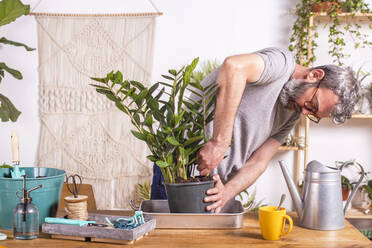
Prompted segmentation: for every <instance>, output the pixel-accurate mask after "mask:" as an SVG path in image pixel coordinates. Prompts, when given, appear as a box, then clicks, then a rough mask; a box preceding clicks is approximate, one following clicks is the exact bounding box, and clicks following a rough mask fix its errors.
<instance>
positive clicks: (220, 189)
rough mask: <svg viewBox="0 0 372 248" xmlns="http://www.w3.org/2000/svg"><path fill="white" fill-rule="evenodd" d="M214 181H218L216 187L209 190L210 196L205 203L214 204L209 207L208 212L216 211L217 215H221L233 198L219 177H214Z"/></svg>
mask: <svg viewBox="0 0 372 248" xmlns="http://www.w3.org/2000/svg"><path fill="white" fill-rule="evenodd" d="M213 179H214V180H215V181H216V183H215V186H214V188H212V189H208V190H207V195H209V196H206V197H205V198H204V201H205V202H213V203H212V204H211V205H208V206H207V210H208V211H210V210H212V209H214V210H215V211H214V212H215V213H219V212H221V209H222V208H223V206H225V204H226V203H227V202H228V201H229V200H230V199H232V197H231V196H229V194H228V193H227V191H226V188H225V185H223V183H222V182H221V179H220V176H219V175H214V176H213Z"/></svg>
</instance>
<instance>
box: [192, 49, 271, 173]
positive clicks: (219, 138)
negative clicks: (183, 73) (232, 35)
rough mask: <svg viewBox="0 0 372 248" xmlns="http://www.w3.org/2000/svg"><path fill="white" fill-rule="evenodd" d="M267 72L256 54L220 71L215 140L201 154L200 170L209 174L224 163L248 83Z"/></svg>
mask: <svg viewBox="0 0 372 248" xmlns="http://www.w3.org/2000/svg"><path fill="white" fill-rule="evenodd" d="M263 70H264V61H263V59H262V58H261V57H260V56H259V55H257V54H245V55H236V56H232V57H228V58H226V59H225V61H224V63H223V65H222V66H221V68H220V71H219V74H218V77H217V82H216V83H217V85H218V94H217V99H216V109H215V115H214V120H213V122H214V126H213V137H212V139H211V141H210V142H208V143H207V144H206V145H205V146H204V147H203V149H202V150H201V151H200V154H199V155H200V158H199V161H198V165H199V166H198V169H199V170H200V171H201V174H202V175H205V174H208V173H209V172H210V170H212V169H214V168H215V167H216V166H217V165H218V164H219V163H220V162H221V161H222V159H223V157H224V155H225V153H226V151H227V148H228V147H229V145H230V142H231V137H232V130H233V125H234V119H235V115H236V112H237V110H238V107H239V104H240V101H241V99H242V95H243V92H244V89H245V86H246V84H247V83H251V82H256V81H257V80H258V79H259V78H260V76H261V74H262V72H263Z"/></svg>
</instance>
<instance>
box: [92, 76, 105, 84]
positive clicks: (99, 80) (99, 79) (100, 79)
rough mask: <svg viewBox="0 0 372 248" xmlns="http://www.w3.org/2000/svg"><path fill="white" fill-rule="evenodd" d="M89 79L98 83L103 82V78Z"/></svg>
mask: <svg viewBox="0 0 372 248" xmlns="http://www.w3.org/2000/svg"><path fill="white" fill-rule="evenodd" d="M90 79H92V80H94V81H97V82H100V83H105V78H96V77H91V78H90Z"/></svg>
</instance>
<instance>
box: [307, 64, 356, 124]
mask: <svg viewBox="0 0 372 248" xmlns="http://www.w3.org/2000/svg"><path fill="white" fill-rule="evenodd" d="M314 69H322V70H323V71H324V73H325V74H324V77H323V78H322V79H321V80H320V87H324V88H327V89H330V90H332V91H333V92H334V93H335V94H336V95H338V96H339V100H338V102H337V103H336V104H335V105H334V106H333V108H332V110H331V113H330V118H331V119H332V121H333V122H334V123H336V124H341V123H344V122H345V121H346V119H350V118H351V115H352V113H353V111H354V106H355V105H356V103H357V102H358V100H359V90H360V86H359V83H358V80H357V79H356V78H355V76H354V73H353V70H352V69H351V68H350V67H341V66H337V65H322V66H317V67H313V68H311V70H314Z"/></svg>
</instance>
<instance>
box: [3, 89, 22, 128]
mask: <svg viewBox="0 0 372 248" xmlns="http://www.w3.org/2000/svg"><path fill="white" fill-rule="evenodd" d="M20 114H21V112H20V111H18V109H16V107H15V106H14V105H13V103H12V102H11V101H10V100H9V99H8V98H7V97H6V96H4V95H2V94H0V119H1V121H3V122H6V121H9V119H10V120H11V121H12V122H15V121H17V119H18V117H19V115H20Z"/></svg>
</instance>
